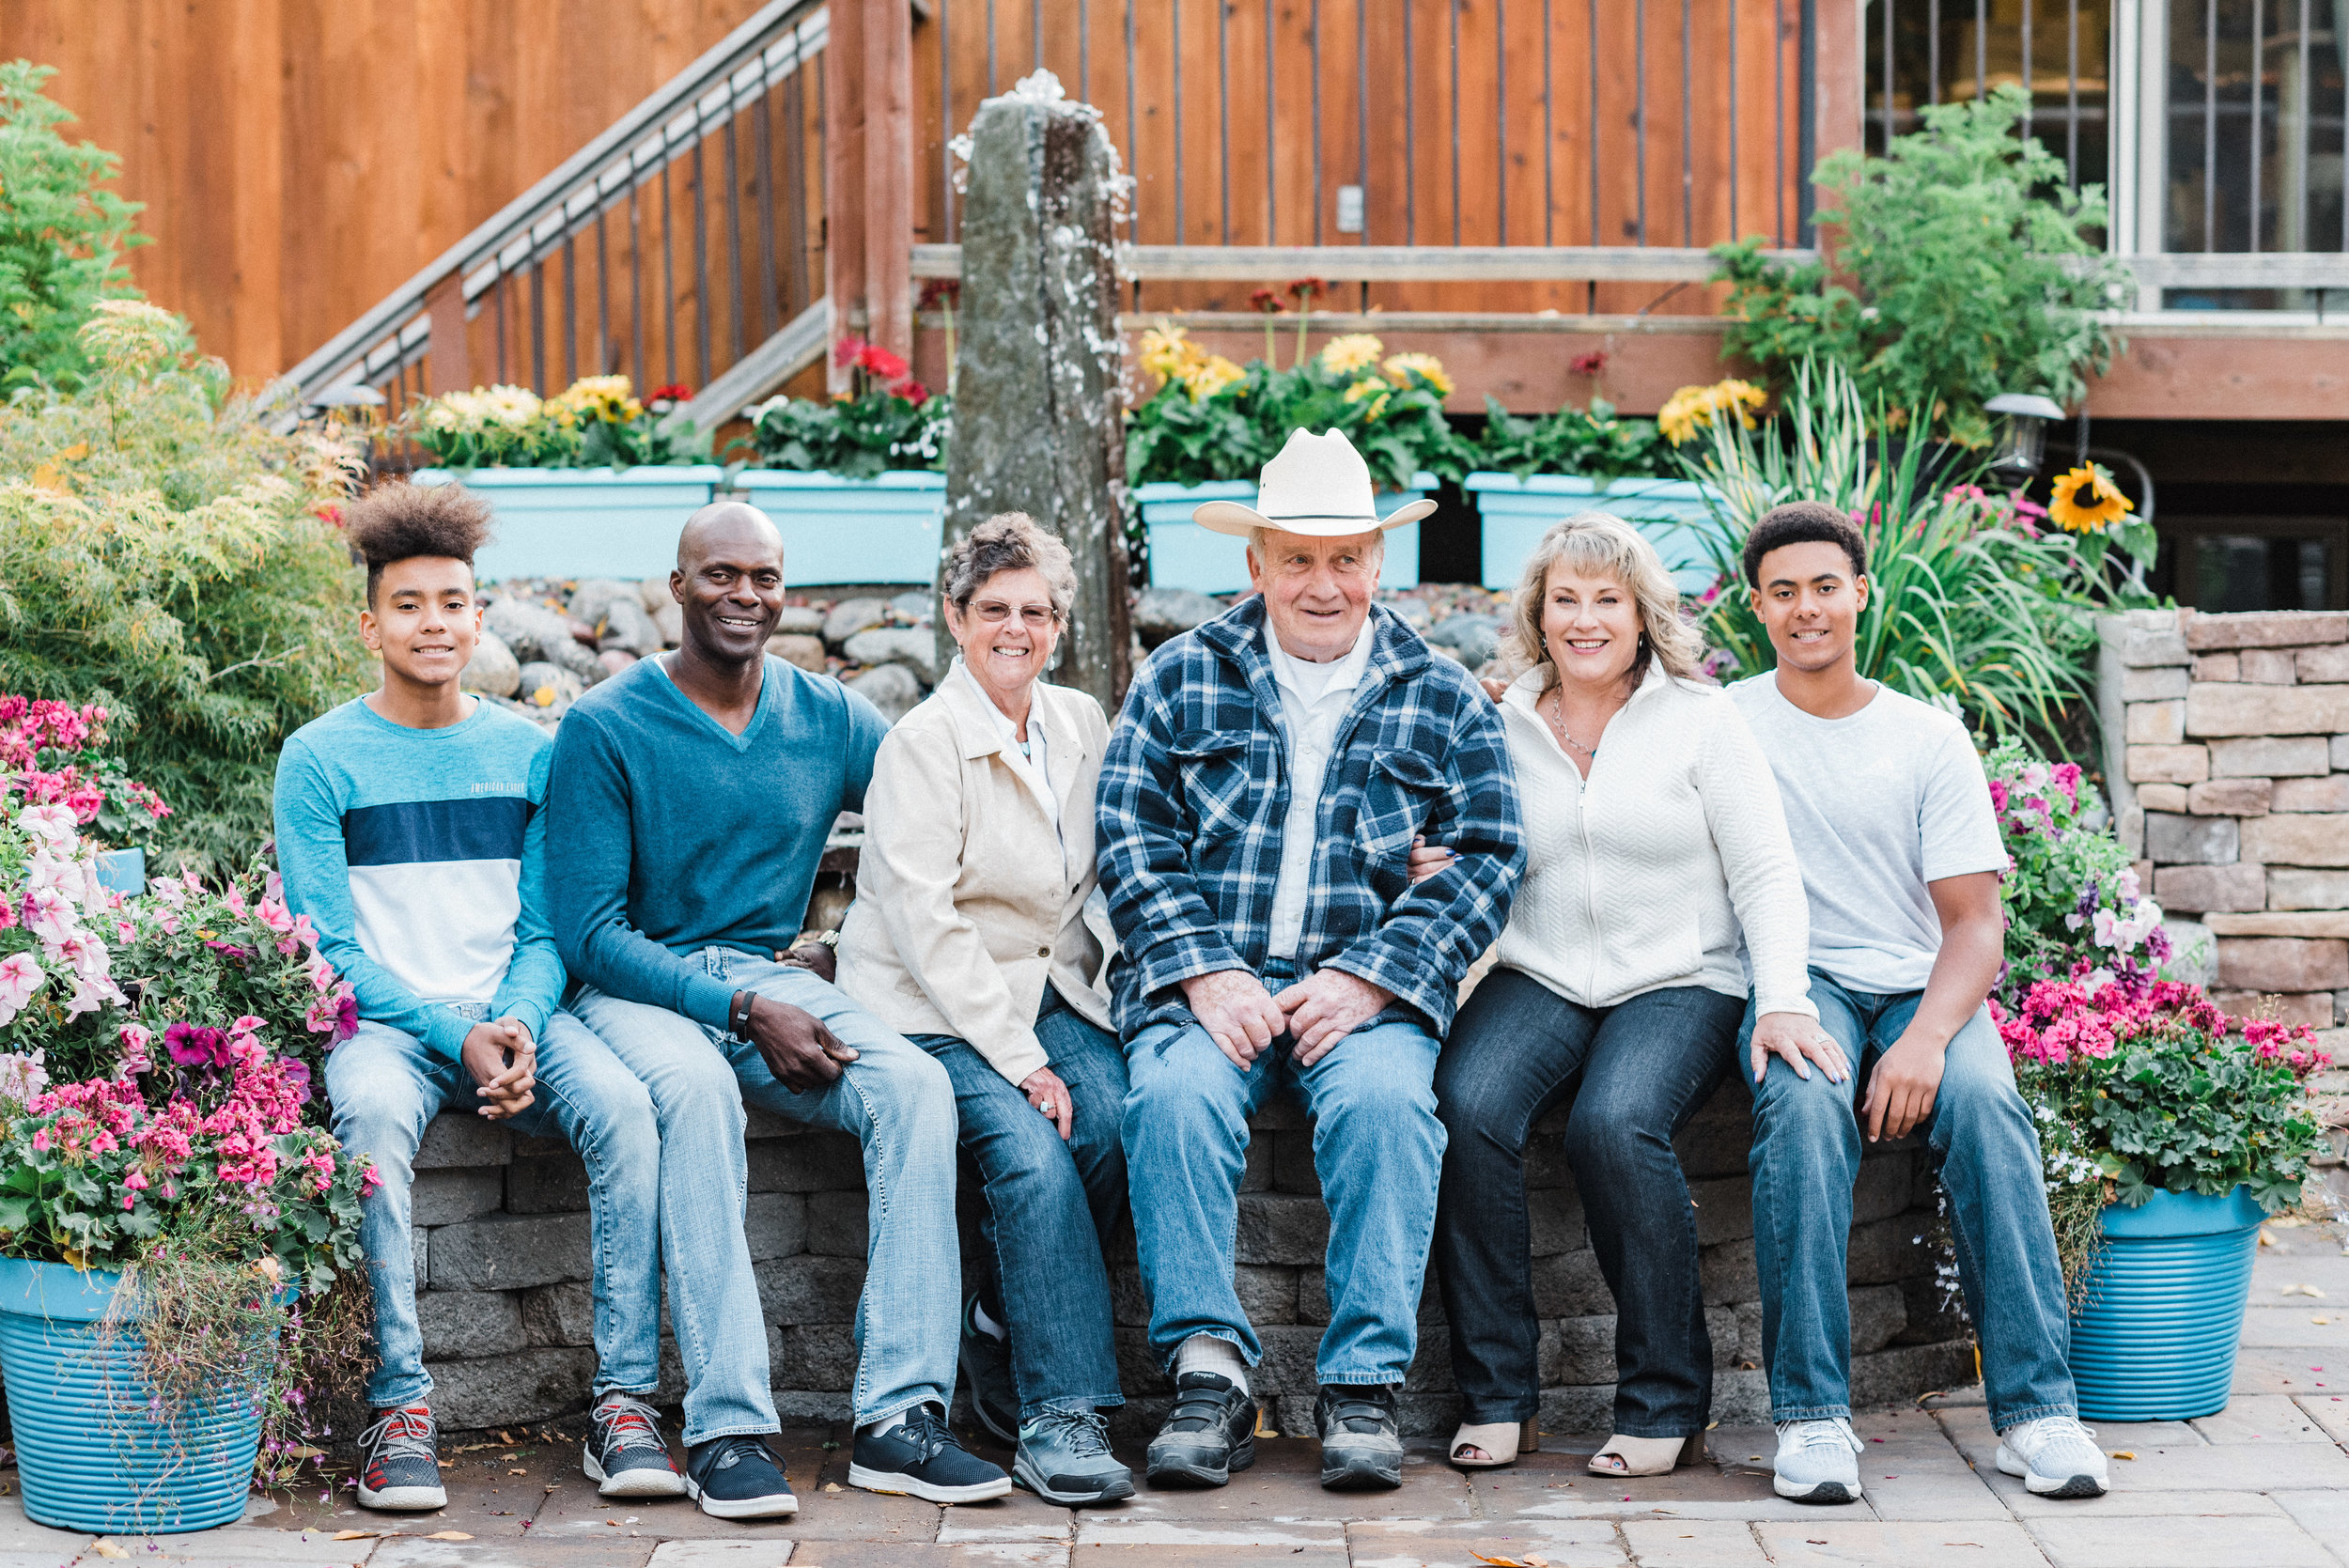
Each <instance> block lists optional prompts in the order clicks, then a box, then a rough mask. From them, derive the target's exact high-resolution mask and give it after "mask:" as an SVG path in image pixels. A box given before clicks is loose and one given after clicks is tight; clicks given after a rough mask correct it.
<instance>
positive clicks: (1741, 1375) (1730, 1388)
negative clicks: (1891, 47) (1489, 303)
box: [1712, 1367, 1859, 1459]
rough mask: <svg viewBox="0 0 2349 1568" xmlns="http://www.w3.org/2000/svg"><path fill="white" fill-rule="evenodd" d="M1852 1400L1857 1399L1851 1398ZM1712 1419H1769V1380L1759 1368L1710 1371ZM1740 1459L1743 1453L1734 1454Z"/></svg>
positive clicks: (1734, 1422)
mask: <svg viewBox="0 0 2349 1568" xmlns="http://www.w3.org/2000/svg"><path fill="white" fill-rule="evenodd" d="M1852 1403H1853V1404H1855V1405H1857V1404H1859V1400H1857V1399H1854V1400H1853V1401H1852ZM1712 1419H1713V1420H1714V1421H1718V1422H1719V1423H1721V1424H1722V1425H1725V1426H1764V1425H1766V1424H1768V1422H1769V1419H1770V1382H1769V1378H1768V1377H1767V1376H1766V1375H1765V1374H1763V1372H1762V1371H1761V1369H1760V1368H1758V1367H1757V1368H1756V1369H1754V1370H1753V1371H1751V1372H1748V1371H1745V1370H1744V1369H1743V1368H1733V1369H1731V1370H1730V1371H1727V1372H1717V1373H1715V1374H1713V1415H1712ZM1738 1457H1739V1458H1740V1459H1742V1458H1744V1457H1745V1456H1744V1455H1743V1454H1740V1455H1738Z"/></svg>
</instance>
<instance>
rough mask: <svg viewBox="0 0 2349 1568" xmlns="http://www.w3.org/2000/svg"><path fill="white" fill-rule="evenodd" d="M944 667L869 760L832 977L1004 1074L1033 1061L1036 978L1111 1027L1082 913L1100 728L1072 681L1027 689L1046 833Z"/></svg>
mask: <svg viewBox="0 0 2349 1568" xmlns="http://www.w3.org/2000/svg"><path fill="white" fill-rule="evenodd" d="M960 663H961V660H956V664H957V668H956V669H955V670H954V671H952V672H951V673H949V675H947V676H946V678H945V679H943V680H941V681H940V682H939V683H938V690H937V691H936V692H934V693H933V694H931V695H930V696H929V697H928V698H926V699H925V700H924V701H923V702H922V703H921V705H920V706H917V707H915V708H914V709H913V711H912V712H910V713H909V714H907V715H906V716H905V717H904V718H902V719H900V720H898V721H897V722H896V724H895V725H894V726H893V727H892V728H891V730H890V732H889V734H888V735H887V736H886V737H883V738H882V740H881V743H880V750H879V752H878V753H876V754H875V755H874V758H873V782H872V783H871V784H868V785H867V786H866V787H865V791H864V848H863V853H862V854H860V855H859V856H858V858H857V874H856V902H855V903H853V904H851V905H849V906H848V919H847V921H846V922H845V923H844V924H842V926H841V929H840V955H839V956H840V970H839V985H840V988H841V990H842V991H844V992H846V993H847V994H848V999H849V1000H850V1001H854V1002H855V1003H856V1004H857V1005H858V1006H860V1007H862V1008H863V1009H864V1010H865V1011H866V1012H868V1013H870V1014H872V1015H873V1016H874V1017H877V1018H879V1020H880V1021H881V1022H883V1023H885V1024H887V1025H888V1026H889V1027H890V1028H892V1029H894V1030H895V1031H896V1032H898V1033H900V1034H953V1035H957V1036H959V1037H960V1038H962V1039H965V1040H968V1041H969V1042H971V1044H972V1047H973V1048H976V1049H977V1051H978V1052H979V1054H980V1055H982V1056H984V1057H986V1058H987V1060H988V1062H989V1063H992V1064H993V1065H994V1067H995V1070H996V1071H997V1072H999V1073H1002V1074H1003V1077H1004V1078H1006V1079H1010V1080H1011V1082H1013V1083H1014V1084H1018V1083H1019V1082H1020V1081H1022V1080H1023V1079H1026V1078H1027V1077H1028V1075H1029V1074H1031V1073H1033V1072H1034V1071H1035V1070H1036V1069H1037V1068H1038V1067H1041V1066H1043V1065H1045V1064H1046V1058H1045V1054H1044V1048H1043V1046H1042V1045H1040V1044H1039V1043H1038V1042H1037V1040H1036V1037H1035V1013H1036V1008H1037V1007H1038V1006H1039V1005H1041V1004H1042V1002H1043V1001H1044V985H1045V982H1046V981H1047V980H1048V979H1049V980H1050V982H1051V983H1052V985H1053V986H1056V987H1058V989H1059V991H1060V994H1061V996H1062V997H1063V998H1064V999H1065V1000H1066V1001H1067V1003H1068V1005H1069V1006H1070V1007H1072V1008H1074V1009H1075V1010H1076V1011H1077V1013H1078V1014H1079V1015H1080V1016H1081V1017H1083V1018H1084V1019H1085V1020H1086V1021H1087V1022H1089V1023H1092V1024H1095V1025H1097V1027H1099V1028H1102V1029H1109V1028H1111V1027H1112V1026H1111V1023H1110V1003H1109V998H1108V997H1107V996H1106V995H1104V994H1103V993H1102V991H1101V989H1100V980H1101V970H1102V968H1103V965H1104V963H1105V961H1106V958H1107V947H1108V944H1107V943H1106V942H1105V941H1104V940H1103V939H1102V938H1101V936H1100V935H1099V934H1097V932H1096V931H1095V930H1094V929H1093V927H1092V926H1091V925H1090V924H1087V922H1086V918H1085V900H1086V899H1087V898H1088V897H1089V896H1090V895H1091V894H1092V893H1093V885H1094V869H1093V797H1094V791H1095V787H1096V785H1097V784H1098V783H1099V781H1100V777H1101V755H1102V753H1103V752H1104V751H1105V750H1107V748H1108V745H1109V722H1108V721H1107V720H1105V719H1104V718H1103V717H1102V715H1101V705H1100V704H1098V703H1097V702H1095V701H1094V700H1093V699H1092V698H1091V697H1089V696H1087V695H1086V694H1085V693H1083V692H1081V691H1070V690H1069V689H1068V688H1066V687H1065V686H1050V685H1047V684H1046V683H1045V682H1043V681H1041V680H1039V681H1037V682H1036V683H1035V685H1034V688H1033V691H1034V696H1033V698H1032V701H1033V703H1034V712H1035V713H1036V714H1038V715H1040V716H1041V717H1042V719H1043V722H1044V725H1045V728H1046V730H1047V732H1048V733H1049V734H1050V737H1051V738H1050V742H1049V743H1048V754H1049V756H1050V763H1049V768H1050V781H1051V789H1052V793H1053V795H1054V797H1055V799H1057V800H1059V802H1060V827H1059V828H1058V829H1057V830H1055V829H1054V828H1053V826H1052V819H1051V818H1050V816H1049V815H1046V814H1045V810H1044V805H1043V802H1041V801H1040V800H1037V799H1036V798H1035V794H1034V791H1033V790H1031V789H1030V788H1029V787H1028V785H1027V784H1026V782H1025V781H1024V780H1022V779H1021V778H1020V776H1019V773H1018V771H1017V770H1015V769H1014V768H1013V767H1012V766H1011V764H1010V762H1009V761H1008V760H1006V758H1005V756H1004V753H1003V747H1004V744H1005V742H1004V739H1003V732H1002V730H1000V729H999V728H998V727H997V726H996V723H995V721H994V718H993V716H992V715H991V714H990V713H989V712H988V709H987V707H986V706H985V705H986V703H987V698H986V696H985V695H984V694H983V693H982V692H981V691H979V689H978V686H977V684H976V683H975V682H973V681H972V680H971V679H970V678H969V677H968V676H967V675H964V674H963V673H962V672H961V670H960V668H959V665H960Z"/></svg>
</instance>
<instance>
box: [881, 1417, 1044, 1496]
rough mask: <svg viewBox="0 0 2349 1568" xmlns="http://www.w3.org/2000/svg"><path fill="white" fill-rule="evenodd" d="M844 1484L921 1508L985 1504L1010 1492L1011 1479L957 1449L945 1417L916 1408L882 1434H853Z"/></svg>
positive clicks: (958, 1440)
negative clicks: (916, 1502)
mask: <svg viewBox="0 0 2349 1568" xmlns="http://www.w3.org/2000/svg"><path fill="white" fill-rule="evenodd" d="M848 1484H849V1485H851V1486H862V1487H863V1488H864V1490H866V1491H867V1492H894V1493H902V1494H904V1495H905V1496H907V1497H914V1498H921V1499H922V1500H923V1501H924V1502H941V1503H943V1502H985V1501H986V1500H987V1499H988V1498H1000V1497H1002V1496H1003V1494H1004V1493H1006V1492H1008V1491H1010V1490H1011V1477H1009V1476H1007V1475H1005V1474H1004V1473H1003V1471H1002V1469H1000V1468H999V1467H996V1466H993V1465H990V1464H988V1462H987V1461H986V1460H984V1459H981V1458H980V1457H979V1456H978V1455H976V1454H974V1453H972V1452H970V1451H969V1450H968V1449H965V1448H964V1447H963V1446H962V1443H961V1440H960V1439H958V1438H957V1437H956V1436H955V1435H954V1433H953V1432H952V1431H951V1430H949V1429H948V1427H947V1425H946V1412H945V1411H943V1410H941V1409H940V1408H939V1407H938V1406H937V1405H915V1406H914V1407H913V1408H912V1409H910V1410H909V1411H907V1412H906V1417H905V1420H904V1421H901V1422H899V1423H898V1424H897V1425H895V1426H893V1427H891V1428H890V1429H889V1430H888V1431H886V1432H880V1433H870V1432H860V1433H858V1434H857V1439H856V1447H855V1448H854V1449H853V1450H852V1451H850V1453H849V1457H848Z"/></svg>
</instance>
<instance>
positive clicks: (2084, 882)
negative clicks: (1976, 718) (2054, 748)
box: [1983, 739, 2170, 1006]
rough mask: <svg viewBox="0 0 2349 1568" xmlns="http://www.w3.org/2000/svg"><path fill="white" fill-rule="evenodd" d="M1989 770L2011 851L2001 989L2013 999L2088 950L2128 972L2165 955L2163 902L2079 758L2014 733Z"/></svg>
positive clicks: (2094, 962)
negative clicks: (2047, 752)
mask: <svg viewBox="0 0 2349 1568" xmlns="http://www.w3.org/2000/svg"><path fill="white" fill-rule="evenodd" d="M1983 773H1984V774H1985V775H1986V776H1987V778H1988V780H1989V784H1990V806H1991V810H1992V811H1993V812H1994V813H1996V815H1997V816H1998V820H1999V837H2000V839H2001V840H2002V841H2003V842H2004V843H2005V845H2006V851H2007V871H2006V875H2005V877H2002V878H2000V880H1999V892H2000V894H2001V897H2002V899H2003V901H2004V904H2005V908H2006V968H2005V970H2004V971H2003V972H2002V973H2001V974H2000V975H1999V986H1998V994H1999V996H2000V997H2001V998H2002V999H2003V1000H2004V1001H2006V1002H2007V1003H2008V1004H2009V1005H2010V1006H2011V1005H2014V1004H2015V1002H2016V1001H2018V1000H2019V999H2020V997H2021V996H2022V994H2023V992H2024V991H2025V990H2026V989H2027V988H2028V987H2030V986H2032V985H2033V984H2035V983H2037V982H2039V981H2041V980H2053V979H2061V978H2063V977H2065V976H2067V975H2069V974H2070V973H2071V972H2072V970H2073V968H2074V967H2075V966H2076V965H2077V964H2078V963H2079V962H2081V961H2082V960H2083V959H2085V960H2087V961H2088V963H2089V964H2090V966H2091V967H2092V968H2096V969H2103V970H2110V971H2112V972H2115V973H2122V974H2128V975H2149V974H2152V973H2153V972H2155V970H2156V969H2157V968H2158V967H2159V966H2160V965H2161V964H2163V963H2166V962H2167V961H2168V960H2169V958H2170V938H2169V935H2168V933H2166V932H2165V931H2163V929H2162V926H2161V907H2160V906H2159V905H2157V904H2155V902H2154V901H2153V900H2152V899H2150V898H2147V897H2145V896H2144V889H2143V887H2142V886H2141V885H2139V881H2138V877H2137V872H2136V869H2135V867H2134V866H2133V864H2132V863H2131V861H2130V858H2129V852H2128V849H2127V847H2126V846H2123V844H2122V843H2121V841H2120V840H2119V839H2118V838H2115V837H2114V836H2113V834H2112V830H2111V819H2110V818H2109V816H2108V815H2106V814H2105V811H2104V806H2103V802H2102V801H2101V800H2099V799H2098V797H2097V794H2096V790H2095V786H2094V785H2092V784H2090V783H2089V782H2088V780H2087V777H2086V775H2085V774H2084V773H2083V772H2082V770H2081V768H2080V766H2079V764H2077V763H2076V762H2058V763H2050V762H2047V761H2046V759H2044V758H2042V757H2040V756H2038V755H2037V754H2035V753H2033V752H2032V751H2031V749H2030V747H2029V746H2026V745H2025V744H2024V743H2023V742H2022V741H2020V740H2017V739H2008V740H2005V741H2002V742H2000V743H1999V746H1998V747H1997V748H1996V749H1994V750H1993V751H1992V752H1991V753H1990V754H1989V755H1987V756H1985V757H1984V758H1983Z"/></svg>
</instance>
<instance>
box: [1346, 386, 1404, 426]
mask: <svg viewBox="0 0 2349 1568" xmlns="http://www.w3.org/2000/svg"><path fill="white" fill-rule="evenodd" d="M1392 391H1393V389H1392V388H1391V387H1390V386H1388V385H1387V383H1386V382H1384V381H1381V380H1375V379H1373V378H1370V377H1364V378H1363V379H1362V380H1359V381H1356V382H1355V383H1354V384H1353V385H1352V386H1349V387H1347V388H1346V401H1347V402H1349V403H1360V402H1361V401H1362V400H1363V399H1365V398H1367V399H1369V401H1370V409H1369V411H1368V412H1366V413H1365V414H1364V415H1363V416H1362V417H1363V418H1365V419H1376V418H1377V417H1378V416H1379V415H1380V414H1382V413H1384V412H1386V411H1387V398H1388V397H1389V396H1391V395H1392Z"/></svg>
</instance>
